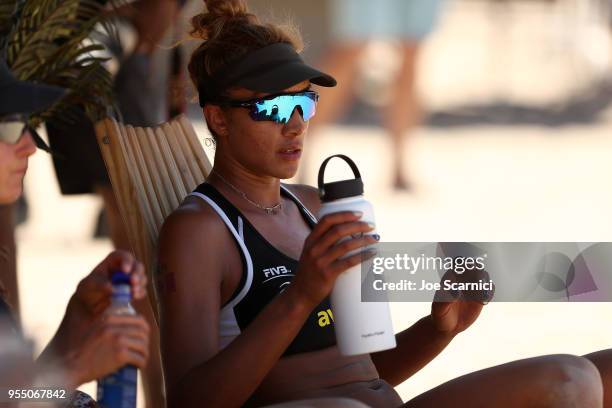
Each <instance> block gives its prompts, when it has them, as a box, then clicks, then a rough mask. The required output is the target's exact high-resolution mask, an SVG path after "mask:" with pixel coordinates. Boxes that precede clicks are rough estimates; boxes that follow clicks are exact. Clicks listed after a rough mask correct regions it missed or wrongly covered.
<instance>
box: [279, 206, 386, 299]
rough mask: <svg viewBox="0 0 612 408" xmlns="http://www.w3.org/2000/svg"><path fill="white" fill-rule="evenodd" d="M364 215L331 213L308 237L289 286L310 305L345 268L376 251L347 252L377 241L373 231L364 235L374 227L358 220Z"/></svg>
mask: <svg viewBox="0 0 612 408" xmlns="http://www.w3.org/2000/svg"><path fill="white" fill-rule="evenodd" d="M361 216H362V214H361V213H360V212H352V211H342V212H337V213H333V214H328V215H326V216H325V217H323V218H321V220H319V222H318V223H317V225H316V226H315V227H314V228H313V230H312V232H311V233H310V235H309V236H308V237H307V238H306V241H305V242H304V248H303V249H302V255H301V257H300V263H299V267H298V271H297V272H296V276H295V278H294V279H293V281H292V283H291V285H290V286H289V288H288V289H287V290H288V291H291V292H293V293H294V294H295V296H297V297H298V299H299V300H300V301H302V302H305V304H306V305H308V306H309V307H315V306H316V305H318V304H319V303H320V302H321V301H322V300H323V299H324V298H325V297H326V296H328V295H329V293H330V292H331V290H332V289H333V287H334V283H335V281H336V279H337V278H338V276H339V275H340V274H341V273H342V272H344V271H346V270H347V269H349V268H350V267H352V266H355V265H358V264H360V263H361V262H363V261H364V260H366V259H369V258H371V257H373V256H374V255H375V254H376V251H375V250H373V249H369V250H366V251H365V252H362V251H359V252H358V253H356V254H352V255H350V256H346V255H347V254H348V253H349V252H351V251H353V250H356V249H359V248H363V247H366V246H369V245H372V244H375V243H376V242H377V241H378V239H377V237H376V236H374V235H365V234H366V233H368V232H371V231H372V230H374V225H372V224H368V223H366V222H362V221H359V219H360V218H361ZM343 238H344V239H343ZM346 238H348V239H346ZM345 256H346V257H345Z"/></svg>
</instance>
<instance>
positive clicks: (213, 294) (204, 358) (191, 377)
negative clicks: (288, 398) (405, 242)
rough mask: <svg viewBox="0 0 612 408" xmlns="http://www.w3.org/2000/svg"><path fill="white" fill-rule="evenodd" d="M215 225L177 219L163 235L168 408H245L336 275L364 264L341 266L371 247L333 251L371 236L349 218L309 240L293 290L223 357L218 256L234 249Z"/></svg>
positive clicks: (333, 220) (326, 225)
mask: <svg viewBox="0 0 612 408" xmlns="http://www.w3.org/2000/svg"><path fill="white" fill-rule="evenodd" d="M214 217H216V214H214ZM214 217H210V216H209V217H205V216H203V215H202V214H201V213H200V214H194V213H191V214H190V213H182V214H181V213H178V214H175V215H173V216H171V217H170V218H169V219H168V220H167V221H166V223H165V224H164V227H163V229H162V232H161V235H160V241H159V260H160V265H162V266H163V269H164V270H163V272H162V273H163V277H162V279H163V280H164V281H165V282H171V283H170V284H165V285H164V286H165V287H166V290H165V291H164V292H163V293H162V294H161V305H162V326H161V335H162V353H163V356H164V359H163V361H164V367H165V369H166V386H167V390H168V405H169V407H170V408H172V407H183V406H196V405H198V406H207V407H208V406H211V407H215V406H241V405H242V404H243V403H244V402H246V401H247V399H248V398H249V397H250V396H251V394H252V393H253V392H254V391H255V390H256V389H257V387H258V386H259V384H260V383H261V382H262V381H263V379H264V378H265V376H266V375H267V374H268V372H269V371H270V370H271V369H272V368H273V367H274V365H275V364H276V362H277V361H278V359H279V358H280V357H281V355H282V354H283V352H284V351H285V349H286V348H287V346H288V345H289V344H290V343H291V341H292V340H293V339H294V337H295V336H296V335H297V333H298V332H299V330H300V329H301V327H302V326H303V324H304V322H305V320H306V318H307V316H308V314H309V313H310V312H311V311H312V309H313V308H314V307H315V306H316V305H317V304H318V303H319V302H320V300H321V299H323V298H324V297H325V296H326V295H327V294H328V293H329V291H330V290H331V287H332V286H333V282H334V281H335V278H336V277H337V275H338V274H339V273H341V272H342V271H343V270H346V269H347V268H348V267H350V266H351V265H352V264H354V263H358V262H359V261H360V259H359V258H358V257H349V258H347V259H346V260H342V261H338V260H337V259H338V258H340V257H341V256H342V255H343V254H345V253H346V252H348V251H350V250H351V249H354V248H356V247H359V246H365V245H369V244H371V242H369V241H368V240H366V238H363V239H354V240H350V241H348V242H347V244H346V245H345V244H341V245H337V246H335V245H332V244H334V243H335V242H336V241H337V240H338V237H341V236H345V235H350V234H351V233H353V232H355V231H364V230H367V229H368V227H367V224H365V223H360V222H355V221H356V220H357V217H356V216H354V215H352V214H350V213H344V214H339V215H336V216H335V217H329V218H328V219H327V220H326V221H325V222H322V223H320V226H318V229H316V230H315V231H313V233H312V234H311V236H310V237H309V238H308V239H307V240H306V243H305V245H304V252H303V253H302V258H301V259H300V267H299V268H298V272H297V273H296V277H295V279H294V281H293V283H292V284H291V285H290V286H289V287H288V288H287V290H285V291H284V292H282V293H281V294H280V295H278V296H277V297H276V298H274V299H273V300H272V301H271V302H270V304H269V305H268V306H267V307H266V308H265V309H264V310H263V311H262V312H261V313H260V314H259V315H258V316H257V318H256V319H255V320H254V321H253V322H252V323H251V324H250V325H249V327H248V328H247V329H246V330H245V331H244V332H243V333H241V334H240V335H239V336H238V337H237V338H236V339H235V340H234V341H233V342H232V343H231V344H230V345H229V346H227V347H226V348H225V349H223V350H221V351H219V344H218V336H219V331H218V330H219V329H218V327H219V312H220V307H221V304H222V300H221V297H222V296H221V287H222V284H223V279H224V277H225V275H224V267H225V263H224V260H223V256H222V255H219V254H223V253H224V252H223V251H224V250H225V251H227V250H226V249H225V248H227V245H233V243H232V242H231V241H230V240H231V237H229V234H228V233H227V231H226V230H225V226H224V225H223V224H221V223H220V222H219V220H218V219H216V218H214ZM340 224H342V225H340ZM185 237H189V239H188V240H185ZM228 237H229V238H228ZM194 265H197V267H194Z"/></svg>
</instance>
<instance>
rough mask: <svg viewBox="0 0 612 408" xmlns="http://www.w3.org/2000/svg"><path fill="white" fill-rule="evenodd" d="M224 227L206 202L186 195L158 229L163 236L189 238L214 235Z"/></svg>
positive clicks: (203, 237)
mask: <svg viewBox="0 0 612 408" xmlns="http://www.w3.org/2000/svg"><path fill="white" fill-rule="evenodd" d="M223 229H225V225H224V224H223V221H222V220H221V218H220V217H219V216H218V214H217V213H216V212H215V210H214V209H213V208H212V207H211V206H210V205H208V204H206V203H204V202H202V200H200V199H198V198H196V197H187V198H186V199H185V201H183V202H182V203H181V205H180V206H179V207H178V208H177V209H176V210H174V211H173V212H172V213H171V214H170V215H169V216H168V217H167V218H166V219H165V220H164V223H163V225H162V228H161V231H160V240H162V239H164V238H179V237H183V239H185V238H187V237H189V238H190V240H191V239H194V238H195V239H197V238H200V237H201V238H202V239H205V238H206V237H211V236H212V237H214V236H215V235H214V234H215V233H218V232H221V231H222V230H223ZM211 241H214V240H211Z"/></svg>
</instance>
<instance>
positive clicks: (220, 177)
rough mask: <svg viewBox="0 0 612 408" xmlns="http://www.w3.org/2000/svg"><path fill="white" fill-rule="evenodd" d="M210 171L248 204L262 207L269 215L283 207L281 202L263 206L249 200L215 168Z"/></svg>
mask: <svg viewBox="0 0 612 408" xmlns="http://www.w3.org/2000/svg"><path fill="white" fill-rule="evenodd" d="M211 173H215V174H216V175H217V177H219V179H221V181H222V182H224V183H225V184H227V185H228V187H230V188H231V189H232V190H234V191H235V192H237V193H238V194H240V195H241V196H242V198H244V199H245V200H246V201H248V202H249V203H250V204H252V205H254V206H255V207H257V208H259V209H262V210H264V211H265V212H266V214H270V215H274V214H276V213H277V212H278V211H280V210H281V208H283V204H282V203H277V204H274V205H273V206H272V207H265V206H263V205H261V204H259V203H256V202H255V201H253V200H251V199H250V198H249V197H247V195H246V193H245V192H244V191H242V190H240V189H239V188H238V187H236V186H235V185H233V184H232V183H230V182H229V181H227V180H226V179H225V178H224V177H223V176H222V175H220V174H219V173H218V172H217V171H216V170H213V171H211Z"/></svg>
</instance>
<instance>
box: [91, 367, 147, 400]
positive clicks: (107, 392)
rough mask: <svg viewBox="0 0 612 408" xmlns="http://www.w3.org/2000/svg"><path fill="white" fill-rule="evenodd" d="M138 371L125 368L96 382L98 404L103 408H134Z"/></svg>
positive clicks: (132, 368)
mask: <svg viewBox="0 0 612 408" xmlns="http://www.w3.org/2000/svg"><path fill="white" fill-rule="evenodd" d="M137 378H138V370H137V369H136V367H134V366H130V365H128V366H125V367H123V368H121V369H119V370H117V371H116V372H115V373H113V374H111V375H108V376H106V377H104V378H102V379H101V380H99V381H98V404H99V405H100V406H101V407H103V408H135V407H136V381H137Z"/></svg>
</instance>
